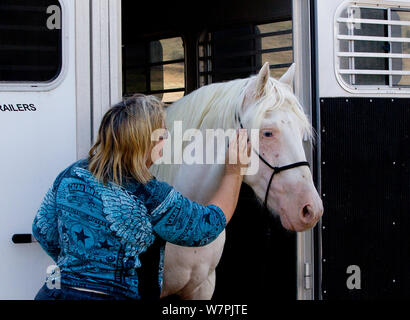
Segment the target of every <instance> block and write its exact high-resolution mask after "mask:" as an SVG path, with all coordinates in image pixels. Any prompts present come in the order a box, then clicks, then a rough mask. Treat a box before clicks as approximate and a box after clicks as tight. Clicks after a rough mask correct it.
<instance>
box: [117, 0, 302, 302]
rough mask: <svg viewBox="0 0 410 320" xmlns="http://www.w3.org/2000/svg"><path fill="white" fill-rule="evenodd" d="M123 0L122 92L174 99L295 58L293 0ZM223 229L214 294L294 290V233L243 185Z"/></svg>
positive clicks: (277, 68) (274, 69)
mask: <svg viewBox="0 0 410 320" xmlns="http://www.w3.org/2000/svg"><path fill="white" fill-rule="evenodd" d="M122 3H123V5H122V10H123V12H122V23H123V29H122V34H123V53H122V54H123V56H122V58H123V92H124V95H125V96H128V95H132V94H134V93H137V92H141V93H145V94H153V95H156V96H158V97H159V98H161V99H162V100H163V101H164V102H165V103H172V102H173V101H175V100H177V99H179V98H181V97H182V96H183V95H186V94H189V93H190V92H192V91H193V90H195V89H197V88H199V87H201V86H203V85H207V84H210V83H215V82H221V81H228V80H231V79H237V78H245V77H249V76H250V75H253V74H256V73H257V72H258V71H259V69H260V68H261V66H262V65H263V63H264V62H265V61H269V62H270V68H271V74H272V76H274V77H280V76H281V75H282V74H283V73H284V72H285V71H286V69H287V68H288V67H289V66H290V65H291V63H292V61H293V50H292V8H291V1H289V0H276V1H268V0H261V1H256V2H255V1H245V0H236V1H206V2H201V3H198V2H194V1H191V2H189V3H184V2H177V1H174V2H168V3H165V4H161V5H159V4H158V3H157V2H151V4H145V6H144V8H141V7H140V3H139V2H137V1H131V0H123V1H122ZM147 17H149V18H147ZM226 231H227V238H226V244H225V249H224V252H223V255H222V258H221V261H220V263H219V265H218V267H217V281H216V288H215V293H214V296H213V299H214V300H222V299H226V298H229V299H261V298H264V297H267V296H269V298H270V299H272V298H276V299H295V298H296V234H295V233H291V232H289V231H286V230H285V229H284V228H283V227H282V226H281V223H280V221H279V219H276V218H274V217H273V216H271V215H269V214H268V213H267V211H265V210H264V209H263V208H262V207H261V206H260V204H259V203H258V202H257V200H256V199H255V195H254V193H253V191H252V190H251V189H250V188H249V187H247V186H246V185H243V187H242V189H241V194H240V200H239V203H238V208H237V211H236V213H235V215H234V217H233V218H232V220H231V222H230V223H229V225H228V226H227V229H226Z"/></svg>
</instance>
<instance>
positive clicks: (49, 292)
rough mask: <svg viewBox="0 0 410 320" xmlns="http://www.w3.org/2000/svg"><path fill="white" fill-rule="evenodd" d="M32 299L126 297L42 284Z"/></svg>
mask: <svg viewBox="0 0 410 320" xmlns="http://www.w3.org/2000/svg"><path fill="white" fill-rule="evenodd" d="M34 300H127V298H126V297H124V296H112V295H106V294H103V293H96V292H88V291H81V290H76V289H72V288H70V287H65V286H63V285H61V289H49V288H48V287H47V285H46V284H44V285H43V287H42V288H41V289H40V290H39V292H38V293H37V295H36V297H35V298H34Z"/></svg>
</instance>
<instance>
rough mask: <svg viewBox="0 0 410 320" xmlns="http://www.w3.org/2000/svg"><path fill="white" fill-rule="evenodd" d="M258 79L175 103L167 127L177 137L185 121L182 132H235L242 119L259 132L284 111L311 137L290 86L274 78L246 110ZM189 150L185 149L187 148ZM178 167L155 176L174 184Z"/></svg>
mask: <svg viewBox="0 0 410 320" xmlns="http://www.w3.org/2000/svg"><path fill="white" fill-rule="evenodd" d="M255 78H256V76H252V77H250V78H246V79H238V80H232V81H228V82H221V83H214V84H210V85H207V86H204V87H201V88H199V89H197V90H195V91H193V92H192V93H190V94H188V95H186V96H184V97H183V98H181V99H179V100H178V101H176V102H174V103H173V104H172V105H170V106H169V107H168V108H167V119H166V124H167V128H168V130H169V132H170V137H172V136H173V123H174V121H178V120H179V121H182V132H185V130H187V129H191V128H192V129H224V130H226V129H234V128H237V127H238V118H237V116H238V115H240V117H241V121H242V123H243V124H244V126H245V127H246V128H249V129H250V128H255V129H259V128H260V127H261V124H262V121H263V119H264V118H265V117H266V114H267V113H269V112H273V111H275V110H277V109H280V108H283V109H284V110H288V111H291V112H294V113H295V114H296V115H297V118H298V119H299V120H300V126H301V128H303V129H304V131H305V132H306V134H307V135H308V136H309V137H312V127H311V124H310V122H309V120H308V119H307V117H306V115H305V113H304V111H303V108H302V107H301V105H300V103H299V102H298V100H297V99H296V97H295V95H294V94H293V92H292V89H291V87H290V86H288V85H286V84H284V83H282V82H280V81H278V80H276V79H274V78H272V77H270V78H269V80H268V82H267V84H266V86H265V89H264V93H263V94H262V97H261V98H259V99H257V101H256V103H255V104H254V106H253V107H252V108H249V109H251V110H245V111H244V110H242V104H243V101H244V98H245V93H246V89H247V88H248V86H249V85H250V84H252V82H253V81H252V80H254V79H255ZM184 147H185V146H184ZM176 170H178V166H177V165H159V166H158V165H154V166H152V169H151V172H152V173H153V174H154V175H155V176H156V177H157V178H159V179H160V180H163V181H167V182H168V183H172V181H173V178H174V176H175V173H176Z"/></svg>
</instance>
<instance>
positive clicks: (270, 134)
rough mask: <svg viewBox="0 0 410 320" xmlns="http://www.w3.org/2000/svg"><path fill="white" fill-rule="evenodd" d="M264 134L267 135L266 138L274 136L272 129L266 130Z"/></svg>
mask: <svg viewBox="0 0 410 320" xmlns="http://www.w3.org/2000/svg"><path fill="white" fill-rule="evenodd" d="M263 136H264V137H266V138H272V137H273V133H272V131H265V132H264V133H263Z"/></svg>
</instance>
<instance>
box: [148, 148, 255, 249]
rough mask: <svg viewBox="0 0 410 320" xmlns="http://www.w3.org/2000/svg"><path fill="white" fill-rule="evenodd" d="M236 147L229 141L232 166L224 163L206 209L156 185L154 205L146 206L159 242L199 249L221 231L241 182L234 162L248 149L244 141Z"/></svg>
mask: <svg viewBox="0 0 410 320" xmlns="http://www.w3.org/2000/svg"><path fill="white" fill-rule="evenodd" d="M239 145H241V146H242V149H241V150H238V144H237V143H236V142H231V144H230V146H229V152H230V153H231V155H232V156H234V158H233V159H236V163H234V164H229V163H227V164H226V166H225V174H224V177H223V178H222V181H221V184H220V186H219V188H218V190H217V191H216V192H215V195H214V196H213V197H212V199H211V200H210V201H209V203H208V205H207V206H203V205H200V204H198V203H196V202H194V201H191V200H189V199H188V198H186V197H184V196H183V195H182V194H180V193H179V192H177V191H176V190H175V189H173V188H172V187H170V186H169V185H167V184H166V183H164V182H157V188H156V189H157V190H154V192H153V197H152V199H153V198H156V199H155V201H154V202H155V203H156V204H155V205H154V206H153V207H152V204H153V203H150V205H149V207H151V208H152V210H150V211H151V216H152V224H153V230H154V231H155V232H156V233H157V234H158V235H159V236H160V237H161V238H162V239H164V240H166V241H168V242H171V243H174V244H177V245H181V246H202V245H206V244H208V243H210V242H212V241H213V240H215V239H216V238H217V237H218V235H219V234H220V233H221V232H222V231H223V230H224V228H225V227H226V224H227V221H229V220H230V219H231V217H232V215H233V213H234V211H235V208H236V205H237V202H238V196H239V191H240V187H241V183H242V176H241V174H240V173H241V168H243V167H244V165H242V164H240V163H239V161H237V160H238V158H239V154H240V153H242V156H243V155H246V153H247V151H248V154H249V150H250V149H248V150H247V143H246V140H245V143H244V144H243V143H240V144H239ZM248 146H249V147H250V145H249V144H248ZM226 159H227V160H228V155H227V157H226ZM231 159H232V158H231ZM242 159H244V158H243V157H242ZM227 162H228V161H227ZM163 191H164V192H163ZM161 194H162V196H159V197H158V195H161ZM165 194H166V196H165ZM160 198H161V200H160ZM152 199H151V200H152ZM159 200H160V201H159ZM149 202H151V201H149Z"/></svg>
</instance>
